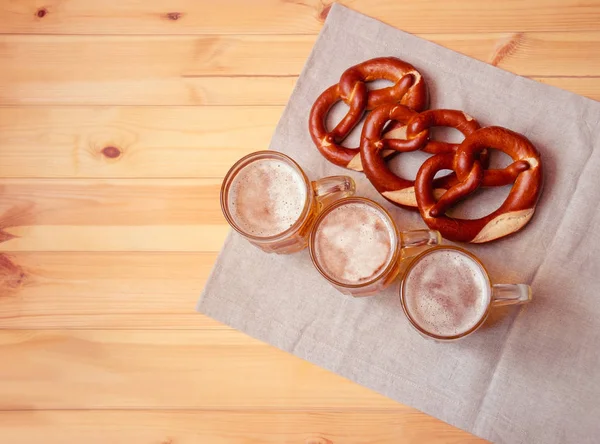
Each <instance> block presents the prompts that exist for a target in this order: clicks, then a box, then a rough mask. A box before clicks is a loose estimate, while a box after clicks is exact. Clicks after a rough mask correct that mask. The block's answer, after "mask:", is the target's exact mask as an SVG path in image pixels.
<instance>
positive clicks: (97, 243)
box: [0, 223, 229, 252]
mask: <svg viewBox="0 0 600 444" xmlns="http://www.w3.org/2000/svg"><path fill="white" fill-rule="evenodd" d="M3 231H4V235H5V236H8V237H10V239H8V240H6V241H4V242H3V243H2V244H0V251H4V252H15V251H152V252H166V251H189V252H198V251H202V252H204V251H206V252H211V251H219V250H220V249H221V246H222V245H223V242H224V241H225V237H226V236H227V233H228V232H229V225H227V224H225V223H223V224H218V225H212V224H204V223H200V224H195V225H177V226H172V225H146V226H123V225H119V226H112V225H111V226H108V225H101V226H98V225H88V226H79V225H26V226H18V227H10V228H6V229H4V230H3Z"/></svg>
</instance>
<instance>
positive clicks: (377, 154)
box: [360, 105, 488, 209]
mask: <svg viewBox="0 0 600 444" xmlns="http://www.w3.org/2000/svg"><path fill="white" fill-rule="evenodd" d="M389 120H392V121H396V122H401V123H404V124H406V126H405V127H403V128H400V129H397V130H394V131H392V132H390V133H388V134H387V136H391V135H394V136H395V137H397V138H388V137H386V138H382V130H383V128H384V125H385V124H386V123H387V122H388V121H389ZM433 126H447V127H452V128H456V129H457V130H458V131H460V132H461V133H462V134H463V135H464V136H465V137H467V136H469V135H470V134H472V133H474V132H475V131H476V130H477V129H479V124H478V123H477V121H476V120H475V119H473V118H472V117H471V116H468V115H467V114H465V113H463V112H462V111H456V110H448V109H438V110H429V111H424V112H422V113H420V114H419V113H416V112H414V111H412V110H410V109H408V108H407V107H405V106H401V105H382V106H380V107H379V108H377V109H375V110H374V111H373V112H371V114H370V115H369V116H368V117H367V120H366V122H365V125H364V127H363V132H362V137H361V146H360V152H361V157H362V164H363V168H364V172H365V174H366V175H367V178H368V179H369V180H370V181H371V183H372V184H373V186H375V188H376V189H377V191H379V192H380V193H381V194H382V195H383V197H385V198H386V199H388V200H389V201H390V202H392V203H394V204H396V205H398V206H401V207H406V208H409V209H416V207H417V200H416V198H415V188H414V185H415V183H414V181H412V180H408V179H404V178H402V177H399V176H397V175H396V174H394V173H393V172H392V171H390V169H389V168H388V167H387V165H386V163H385V160H384V159H383V156H382V155H381V153H382V152H385V151H386V150H394V151H399V152H409V151H416V150H422V151H425V152H427V153H430V154H444V153H454V152H455V151H456V150H457V148H458V146H459V145H458V144H454V143H447V142H440V141H436V140H430V132H429V129H430V128H431V127H433ZM402 130H404V133H403V134H402ZM479 159H480V161H481V163H482V164H483V166H484V167H486V166H487V164H488V152H487V150H482V151H481V153H480V156H479ZM456 183H457V179H456V175H455V174H451V175H449V176H446V177H443V178H440V179H436V180H435V181H433V185H434V193H435V194H436V195H441V194H443V193H444V190H446V189H448V188H450V187H451V186H452V185H455V184H456Z"/></svg>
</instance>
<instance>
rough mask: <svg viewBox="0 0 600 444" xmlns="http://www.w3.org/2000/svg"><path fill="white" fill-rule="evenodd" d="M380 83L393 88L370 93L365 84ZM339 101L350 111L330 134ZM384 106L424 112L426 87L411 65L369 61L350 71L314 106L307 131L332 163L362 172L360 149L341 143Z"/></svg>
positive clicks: (383, 59) (397, 61)
mask: <svg viewBox="0 0 600 444" xmlns="http://www.w3.org/2000/svg"><path fill="white" fill-rule="evenodd" d="M379 79H384V80H389V81H391V82H394V85H393V86H389V87H386V88H381V89H378V90H374V91H368V89H367V85H366V82H371V81H373V80H379ZM340 100H343V101H344V102H345V103H346V104H347V105H348V106H349V107H350V109H349V110H348V113H347V114H346V115H345V116H344V118H342V120H341V121H340V122H339V123H338V124H337V125H336V126H335V128H333V129H332V130H331V131H327V127H326V119H327V115H328V114H329V111H330V110H331V108H332V107H333V105H335V104H336V103H337V102H339V101H340ZM384 103H400V104H403V105H406V106H408V107H410V108H412V109H414V110H417V111H421V110H423V109H425V108H426V107H427V87H426V85H425V80H424V79H423V76H421V74H420V73H419V72H418V71H417V70H416V69H415V68H414V67H413V66H412V65H410V64H408V63H406V62H403V61H402V60H400V59H397V58H394V57H379V58H375V59H371V60H367V61H366V62H363V63H360V64H358V65H355V66H353V67H351V68H349V69H347V70H346V71H345V72H344V73H343V74H342V77H341V78H340V82H339V83H338V84H336V85H333V86H330V87H329V88H327V89H326V90H325V91H324V92H323V93H322V94H321V95H320V96H319V97H318V98H317V100H316V101H315V103H314V105H313V106H312V109H311V111H310V117H309V121H308V127H309V131H310V135H311V137H312V140H313V142H314V144H315V145H316V146H317V148H318V149H319V151H320V152H321V154H322V155H323V156H324V157H325V158H326V159H327V160H329V161H330V162H332V163H334V164H336V165H339V166H342V167H345V168H350V169H354V170H357V171H361V170H362V166H361V162H360V155H359V154H360V152H359V149H358V148H347V147H344V146H342V145H341V142H342V141H343V140H344V139H345V138H346V137H348V135H349V134H350V132H351V131H352V129H353V128H354V127H355V126H356V125H357V124H358V122H360V120H361V118H362V116H363V114H364V112H365V111H366V110H371V109H374V108H376V107H378V106H380V105H382V104H384ZM353 159H354V161H353Z"/></svg>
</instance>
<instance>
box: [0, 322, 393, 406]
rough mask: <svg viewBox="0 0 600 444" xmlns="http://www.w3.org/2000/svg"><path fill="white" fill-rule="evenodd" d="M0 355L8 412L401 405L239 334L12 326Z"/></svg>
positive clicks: (1, 391)
mask: <svg viewBox="0 0 600 444" xmlns="http://www.w3.org/2000/svg"><path fill="white" fill-rule="evenodd" d="M0 355H2V359H3V361H4V362H10V363H11V365H2V366H0V381H2V383H1V384H0V410H34V409H115V408H119V409H121V408H133V409H135V408H141V407H143V408H145V409H161V408H162V409H165V408H167V409H180V408H194V409H206V410H219V409H229V408H242V409H246V408H277V409H299V408H302V409H305V408H316V407H319V408H335V409H339V408H349V407H362V408H366V407H368V408H389V407H391V408H397V407H398V405H397V404H396V403H395V402H394V401H391V400H389V399H387V398H384V397H383V396H380V395H376V394H375V393H373V392H371V391H369V390H367V389H366V388H364V387H360V386H358V385H357V384H354V383H352V382H350V381H348V380H345V379H343V378H341V377H339V376H337V375H334V374H332V373H330V372H328V371H326V370H323V369H321V368H319V367H317V366H315V365H313V364H310V363H308V362H306V361H303V360H301V359H299V358H296V357H294V356H292V355H289V354H287V353H284V352H279V351H277V350H276V349H275V348H273V347H271V346H269V345H266V344H264V343H262V342H259V341H257V340H254V339H251V338H249V337H248V336H246V335H244V334H242V333H239V332H236V331H233V330H203V331H192V330H179V331H171V330H146V331H144V330H114V331H110V330H99V331H94V330H85V331H78V330H69V331H66V330H48V331H43V330H38V331H22V330H17V331H11V330H4V331H2V334H0ZM242 375H243V376H242Z"/></svg>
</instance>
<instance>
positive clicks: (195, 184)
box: [0, 178, 226, 229]
mask: <svg viewBox="0 0 600 444" xmlns="http://www.w3.org/2000/svg"><path fill="white" fill-rule="evenodd" d="M221 182H222V179H221V178H215V179H83V178H82V179H2V178H0V191H1V192H2V199H1V200H0V227H2V228H7V227H16V226H27V225H79V226H88V225H96V226H98V225H108V226H110V225H129V226H149V225H172V226H173V228H174V229H176V228H177V226H178V225H196V224H209V225H219V224H225V223H226V222H225V218H224V217H223V213H222V211H221V205H220V201H219V196H220V192H221Z"/></svg>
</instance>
